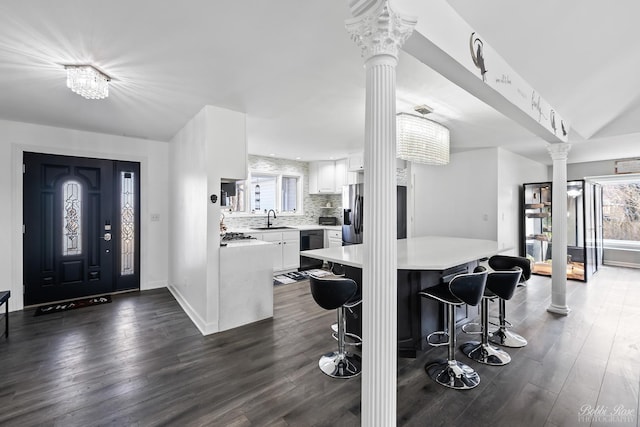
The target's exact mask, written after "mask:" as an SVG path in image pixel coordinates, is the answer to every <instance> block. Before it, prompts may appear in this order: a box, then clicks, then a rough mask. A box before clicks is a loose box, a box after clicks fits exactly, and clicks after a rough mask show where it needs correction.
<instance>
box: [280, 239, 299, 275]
mask: <svg viewBox="0 0 640 427" xmlns="http://www.w3.org/2000/svg"><path fill="white" fill-rule="evenodd" d="M298 267H300V232H299V231H285V232H283V233H282V269H283V270H296V269H297V268H298Z"/></svg>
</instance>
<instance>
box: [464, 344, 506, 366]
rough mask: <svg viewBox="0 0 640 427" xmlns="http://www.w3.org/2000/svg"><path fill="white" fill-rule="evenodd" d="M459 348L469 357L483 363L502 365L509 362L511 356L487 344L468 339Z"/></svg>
mask: <svg viewBox="0 0 640 427" xmlns="http://www.w3.org/2000/svg"><path fill="white" fill-rule="evenodd" d="M460 350H461V351H462V352H463V353H464V354H465V355H466V356H467V357H468V358H469V359H473V360H475V361H476V362H480V363H484V364H485V365H492V366H503V365H506V364H507V363H509V362H511V356H509V353H507V352H506V351H504V350H500V349H499V348H496V347H494V346H492V345H489V344H482V343H479V342H477V341H469V342H466V343H464V344H462V345H461V346H460Z"/></svg>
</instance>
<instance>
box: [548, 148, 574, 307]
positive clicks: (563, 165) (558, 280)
mask: <svg viewBox="0 0 640 427" xmlns="http://www.w3.org/2000/svg"><path fill="white" fill-rule="evenodd" d="M570 149H571V144H568V143H553V144H551V143H550V144H547V150H548V151H549V154H550V155H551V159H553V183H552V186H551V187H552V193H551V207H552V210H553V217H552V219H551V231H552V233H553V234H552V236H553V238H552V245H553V246H552V248H551V270H552V273H551V274H552V275H551V305H549V307H548V308H547V311H549V312H552V313H558V314H564V315H567V314H569V306H567V157H568V155H569V150H570Z"/></svg>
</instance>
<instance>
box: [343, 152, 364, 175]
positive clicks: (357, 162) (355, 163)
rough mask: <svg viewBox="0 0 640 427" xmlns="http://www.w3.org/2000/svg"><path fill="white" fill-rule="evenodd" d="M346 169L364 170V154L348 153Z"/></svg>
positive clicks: (350, 170)
mask: <svg viewBox="0 0 640 427" xmlns="http://www.w3.org/2000/svg"><path fill="white" fill-rule="evenodd" d="M347 169H348V170H349V172H360V171H364V154H363V153H355V154H350V155H349V158H348V159H347Z"/></svg>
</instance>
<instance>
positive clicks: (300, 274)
mask: <svg viewBox="0 0 640 427" xmlns="http://www.w3.org/2000/svg"><path fill="white" fill-rule="evenodd" d="M328 274H331V272H330V271H327V270H320V269H317V268H316V269H313V270H305V271H292V272H291V273H285V274H280V275H278V276H275V277H274V278H273V284H274V285H276V286H277V285H285V284H287V283H295V282H300V281H302V280H306V279H308V278H309V275H313V276H317V277H322V276H326V275H328Z"/></svg>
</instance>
